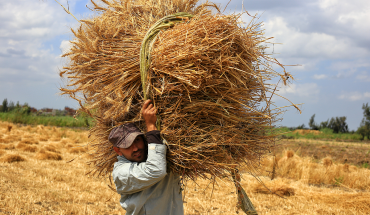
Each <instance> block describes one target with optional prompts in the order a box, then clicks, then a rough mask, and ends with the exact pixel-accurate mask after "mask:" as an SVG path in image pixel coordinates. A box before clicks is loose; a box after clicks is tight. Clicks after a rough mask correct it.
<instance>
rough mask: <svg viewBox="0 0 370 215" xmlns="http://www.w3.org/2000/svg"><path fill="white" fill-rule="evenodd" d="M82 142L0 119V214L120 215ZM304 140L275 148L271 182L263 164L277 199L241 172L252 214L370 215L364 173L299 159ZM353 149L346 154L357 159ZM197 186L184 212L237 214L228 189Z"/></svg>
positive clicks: (221, 183)
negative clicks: (92, 169) (91, 166)
mask: <svg viewBox="0 0 370 215" xmlns="http://www.w3.org/2000/svg"><path fill="white" fill-rule="evenodd" d="M10 127H11V129H9V128H10ZM9 130H10V131H9ZM86 142H87V132H82V131H80V132H79V131H72V130H63V129H60V128H52V127H43V126H38V127H30V126H26V127H18V126H16V125H13V124H10V123H5V122H0V214H125V212H124V210H123V209H122V208H121V207H120V205H119V204H118V202H119V195H118V194H116V193H115V192H113V191H111V190H110V189H109V188H108V185H107V182H104V181H101V180H99V179H96V178H91V177H87V176H85V174H86V172H87V171H88V166H87V165H86V164H85V162H86V161H87V159H88V156H87V155H84V154H83V152H84V151H85V150H86V148H85V147H84V145H85V144H86ZM303 143H305V142H303ZM303 143H300V142H294V143H293V142H290V143H289V145H287V144H285V146H284V147H285V149H284V148H283V149H281V151H283V150H285V151H284V152H283V154H282V155H281V156H279V157H278V158H276V159H275V160H276V164H277V169H276V173H275V175H276V176H277V177H276V178H275V179H274V180H272V181H271V180H270V178H269V177H265V176H262V175H266V176H267V175H270V176H271V174H269V173H268V172H271V171H272V167H273V161H274V159H273V158H272V157H267V158H266V159H265V160H264V161H263V167H262V173H261V176H260V178H261V180H263V181H264V182H265V184H266V186H267V187H268V188H269V189H270V190H271V191H273V192H274V193H276V194H278V195H280V196H283V198H282V197H279V196H277V195H274V194H271V193H270V192H269V191H268V190H267V189H266V188H265V187H264V186H262V185H261V184H259V183H258V182H257V180H256V179H254V178H253V177H251V176H249V175H248V174H247V173H244V174H243V181H242V183H243V187H244V188H245V190H246V192H247V193H248V195H249V197H250V199H251V201H252V202H253V204H254V206H255V207H256V209H257V211H258V212H259V214H370V192H369V190H370V181H369V180H370V171H369V170H367V169H364V168H358V167H355V166H352V165H348V164H342V163H340V162H339V161H340V159H337V160H338V161H337V160H333V161H334V162H332V160H331V159H329V158H325V159H322V158H323V157H326V156H327V154H325V155H322V156H321V155H320V156H318V157H317V158H316V159H315V158H310V157H312V156H311V154H310V153H311V151H312V153H314V152H313V151H314V150H310V153H308V154H307V155H308V157H305V156H303V155H305V154H304V153H306V150H308V149H309V148H307V149H306V148H303V147H302V145H299V144H303ZM312 145H313V146H311V147H314V146H315V147H316V146H317V147H316V148H318V149H317V150H316V152H320V151H322V148H320V147H322V146H327V147H329V148H330V147H332V146H331V145H330V144H329V145H327V144H326V143H322V144H321V143H316V142H315V143H312ZM338 145H339V144H338ZM333 146H334V148H335V147H337V146H335V145H334V144H333ZM294 147H295V148H294ZM343 147H346V146H345V145H344V146H343ZM356 147H361V148H360V151H362V153H366V152H367V151H368V150H370V147H368V146H361V145H359V146H358V145H353V146H351V145H350V146H348V147H347V148H346V149H347V150H348V151H351V152H352V151H353V150H354V148H356ZM289 148H291V149H294V151H296V149H299V148H300V150H301V152H299V151H298V152H297V153H294V151H289V150H287V149H289ZM332 151H338V150H337V149H335V150H334V149H332ZM339 151H340V150H339ZM348 151H347V152H348ZM354 151H356V150H354ZM360 151H359V152H358V154H356V153H349V152H348V155H349V157H351V156H355V157H358V156H359V155H362V154H361V152H360ZM279 154H280V153H279ZM299 155H300V156H299ZM77 156H80V157H79V159H76V160H75V161H73V162H70V163H67V161H69V160H71V159H73V158H75V157H77ZM353 159H357V158H353ZM196 183H197V184H198V185H195V183H191V182H189V183H188V186H187V188H186V191H185V192H184V193H185V203H184V206H185V214H188V215H190V214H194V215H195V214H236V207H235V206H236V195H235V188H234V186H233V184H231V183H230V182H228V181H227V180H226V179H224V180H217V183H215V187H214V190H213V193H212V184H209V182H207V181H206V180H202V179H199V180H197V181H196ZM206 187H208V188H207V189H205V188H206ZM211 195H212V196H211ZM240 214H242V212H240Z"/></svg>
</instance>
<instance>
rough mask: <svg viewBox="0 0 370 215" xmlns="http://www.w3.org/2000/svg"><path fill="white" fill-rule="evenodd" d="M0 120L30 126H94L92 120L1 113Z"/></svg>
mask: <svg viewBox="0 0 370 215" xmlns="http://www.w3.org/2000/svg"><path fill="white" fill-rule="evenodd" d="M0 120H1V121H7V122H12V123H20V124H28V125H45V126H58V127H85V128H87V127H89V126H92V125H93V119H92V118H84V117H77V119H75V118H73V117H71V116H37V115H32V114H30V115H27V114H20V113H14V112H6V113H0Z"/></svg>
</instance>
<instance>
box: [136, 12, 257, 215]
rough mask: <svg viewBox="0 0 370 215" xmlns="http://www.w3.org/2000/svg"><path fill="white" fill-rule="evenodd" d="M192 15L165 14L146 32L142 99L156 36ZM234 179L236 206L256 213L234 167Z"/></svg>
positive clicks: (250, 214)
mask: <svg viewBox="0 0 370 215" xmlns="http://www.w3.org/2000/svg"><path fill="white" fill-rule="evenodd" d="M193 17H194V15H191V14H189V13H186V12H180V13H175V14H172V15H169V16H165V17H163V18H162V19H160V20H158V21H157V22H156V23H155V24H154V25H153V26H152V27H151V28H150V29H149V30H148V32H147V33H146V35H145V37H144V39H143V42H142V44H141V49H140V76H141V84H142V88H143V94H144V100H147V99H149V98H150V96H149V95H150V88H149V84H147V82H148V70H149V67H150V60H151V52H152V49H153V45H154V43H155V41H156V38H157V36H158V34H159V32H161V31H162V30H166V29H168V28H171V27H173V26H174V25H175V24H176V23H180V22H183V21H188V20H189V19H191V18H193ZM156 127H157V129H158V130H160V127H161V126H160V118H159V116H157V123H156ZM231 175H232V178H233V180H234V184H235V187H236V190H237V195H238V208H241V209H242V210H243V211H244V212H245V213H246V214H247V215H257V211H256V209H254V207H253V204H252V202H251V200H250V199H249V198H248V195H247V193H246V192H245V191H244V189H243V187H242V186H241V185H240V174H239V171H238V170H237V169H236V170H235V171H233V172H232V173H231Z"/></svg>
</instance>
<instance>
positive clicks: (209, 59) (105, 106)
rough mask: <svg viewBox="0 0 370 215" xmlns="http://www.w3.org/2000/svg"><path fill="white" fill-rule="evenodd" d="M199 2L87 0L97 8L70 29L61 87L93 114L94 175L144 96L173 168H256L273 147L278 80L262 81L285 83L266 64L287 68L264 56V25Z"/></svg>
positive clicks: (105, 168) (186, 172)
mask: <svg viewBox="0 0 370 215" xmlns="http://www.w3.org/2000/svg"><path fill="white" fill-rule="evenodd" d="M197 2H198V0H164V1H156V0H136V1H131V0H120V1H107V0H102V1H101V2H100V3H99V4H98V3H95V2H93V1H92V3H93V4H94V8H93V10H95V11H97V12H99V13H98V15H97V16H95V17H93V18H91V19H89V20H81V25H80V27H79V28H78V29H77V30H73V29H72V32H73V34H74V36H75V38H74V39H73V40H72V41H71V43H72V47H71V49H70V50H69V51H68V52H67V53H65V54H64V55H63V57H66V58H68V63H67V65H66V66H65V67H64V68H63V70H62V71H60V76H61V77H62V78H66V80H67V84H66V86H65V87H62V88H61V89H60V90H61V91H62V94H67V95H68V96H70V97H71V98H73V99H75V100H77V101H78V102H79V104H80V110H79V111H82V112H86V113H88V114H89V115H90V116H92V117H93V118H94V119H95V125H94V127H93V128H92V129H91V130H90V134H91V136H90V137H91V139H90V144H89V148H90V149H91V150H92V153H93V155H94V157H93V159H92V161H91V162H90V164H92V165H93V166H94V171H93V172H92V173H93V174H96V175H99V176H105V175H108V176H109V175H110V173H111V170H112V167H113V163H114V162H115V161H116V156H117V155H116V153H115V152H114V151H113V148H112V144H110V143H109V142H108V135H109V132H110V130H111V129H112V128H113V127H114V126H118V125H121V124H123V123H127V122H135V123H136V124H137V125H138V126H139V127H140V128H141V129H142V130H145V123H143V121H142V118H141V115H140V108H141V105H142V104H143V101H144V100H145V99H146V98H151V99H152V101H153V103H154V104H155V106H156V107H157V109H158V112H159V114H158V115H159V116H158V119H159V120H158V121H160V126H161V127H160V129H161V133H162V135H163V136H164V138H165V139H166V140H167V145H168V153H167V160H168V163H169V166H170V169H171V171H173V172H175V173H178V174H180V175H182V176H183V177H184V178H186V179H195V178H197V177H205V178H209V175H210V176H211V177H212V178H215V177H223V176H225V174H227V173H230V172H233V171H235V170H237V169H238V168H240V167H241V166H243V165H244V166H246V168H247V169H249V170H251V171H252V170H253V169H255V168H256V167H257V165H258V162H259V160H260V158H261V156H263V155H265V154H266V153H267V152H268V151H269V150H270V147H271V146H272V145H273V143H274V136H273V135H272V134H271V132H269V129H271V127H272V123H273V122H274V121H275V120H276V117H277V115H278V114H279V111H273V110H271V109H270V106H271V104H272V103H271V97H272V95H273V94H274V92H275V90H276V85H272V84H269V83H268V81H270V80H271V79H273V78H276V77H280V78H281V79H282V81H283V83H284V84H286V80H287V78H288V77H291V75H290V74H289V73H286V72H285V70H284V71H283V72H281V73H278V72H275V71H274V70H273V69H272V66H271V64H273V63H276V65H279V66H281V67H282V68H284V67H283V66H282V65H281V64H279V63H278V62H277V61H276V60H275V59H273V58H270V57H269V56H268V55H267V54H265V46H264V45H263V44H264V42H266V40H268V39H267V38H265V37H264V36H263V31H262V30H261V23H258V22H254V21H252V22H251V23H249V25H248V26H246V27H241V25H242V24H241V23H240V17H241V14H232V15H223V14H221V13H220V11H219V9H218V7H217V6H215V5H214V4H209V3H205V4H201V5H199V6H197V7H196V4H197ZM212 10H214V11H212ZM217 11H218V12H217ZM180 12H181V13H180ZM173 14H174V15H173ZM162 21H163V22H162ZM164 29H166V30H164ZM158 33H159V34H158ZM147 39H149V40H147ZM140 71H141V73H140ZM291 78H292V77H291ZM208 174H209V175H208Z"/></svg>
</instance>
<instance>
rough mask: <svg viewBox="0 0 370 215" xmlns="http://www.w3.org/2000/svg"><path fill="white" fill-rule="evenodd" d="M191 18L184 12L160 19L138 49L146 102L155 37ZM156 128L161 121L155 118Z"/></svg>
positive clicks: (158, 127)
mask: <svg viewBox="0 0 370 215" xmlns="http://www.w3.org/2000/svg"><path fill="white" fill-rule="evenodd" d="M190 18H193V15H191V14H189V13H185V12H180V13H175V14H172V15H169V16H166V17H163V18H162V19H160V20H158V21H157V22H156V23H155V24H154V25H153V26H152V27H151V28H150V29H149V31H148V32H147V33H146V35H145V37H144V39H143V42H142V44H141V49H140V76H141V85H142V87H143V94H144V100H147V99H148V98H149V97H150V96H149V95H150V91H149V90H150V89H149V85H147V81H148V80H147V79H148V70H149V67H150V61H151V52H152V49H153V45H154V43H155V40H156V38H157V35H158V34H159V32H161V30H166V29H168V28H171V27H173V26H174V25H175V24H176V23H179V22H182V21H183V20H184V19H190ZM156 127H157V129H158V130H160V128H161V120H160V118H159V116H157V122H156Z"/></svg>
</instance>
